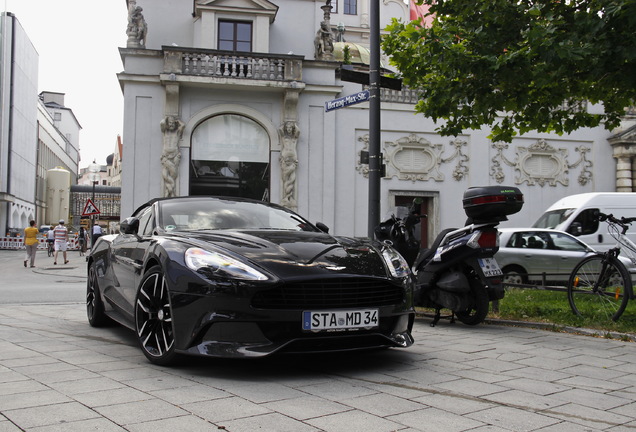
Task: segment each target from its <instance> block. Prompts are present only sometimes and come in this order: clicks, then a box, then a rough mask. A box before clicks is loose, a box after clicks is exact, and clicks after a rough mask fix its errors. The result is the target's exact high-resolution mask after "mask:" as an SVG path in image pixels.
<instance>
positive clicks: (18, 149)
mask: <svg viewBox="0 0 636 432" xmlns="http://www.w3.org/2000/svg"><path fill="white" fill-rule="evenodd" d="M3 22H4V23H5V26H3V29H2V31H3V38H6V40H4V41H3V42H4V43H3V44H2V47H3V53H2V63H3V65H2V71H3V74H2V80H1V81H0V82H1V87H2V102H3V103H2V111H3V114H2V130H3V132H2V135H1V137H2V143H1V144H0V152H1V153H0V160H2V162H1V165H0V178H1V180H0V189H1V190H0V193H1V194H2V201H0V230H1V231H3V234H4V233H5V232H9V231H10V230H22V229H23V228H24V227H26V226H28V222H29V220H30V219H34V218H35V213H36V208H35V190H36V180H35V179H36V176H35V173H36V160H37V123H36V116H37V81H38V69H37V66H38V54H37V52H36V50H35V48H34V47H33V45H32V44H31V41H30V40H29V38H28V36H27V35H26V33H25V32H24V29H23V28H22V26H21V25H20V22H19V21H18V20H17V18H15V17H14V16H13V15H12V14H8V16H7V17H6V18H4V19H3Z"/></svg>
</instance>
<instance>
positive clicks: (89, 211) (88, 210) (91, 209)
mask: <svg viewBox="0 0 636 432" xmlns="http://www.w3.org/2000/svg"><path fill="white" fill-rule="evenodd" d="M99 213H100V211H99V209H98V208H97V206H96V205H95V204H93V201H92V200H91V199H90V198H89V199H88V200H87V201H86V205H85V206H84V211H83V212H82V216H91V215H96V214H99Z"/></svg>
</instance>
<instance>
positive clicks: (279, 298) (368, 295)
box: [252, 279, 404, 309]
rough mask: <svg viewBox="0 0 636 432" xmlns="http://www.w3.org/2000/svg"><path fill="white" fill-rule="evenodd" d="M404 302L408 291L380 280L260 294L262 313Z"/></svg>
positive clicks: (319, 283) (320, 283) (257, 303)
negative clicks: (274, 310)
mask: <svg viewBox="0 0 636 432" xmlns="http://www.w3.org/2000/svg"><path fill="white" fill-rule="evenodd" d="M403 300H404V288H403V287H402V286H399V285H393V284H390V283H389V282H387V281H384V280H380V279H321V280H312V281H303V282H299V283H293V284H286V285H282V286H278V287H276V288H271V289H267V290H264V291H259V292H258V293H256V295H254V297H253V299H252V306H253V307H255V308H258V309H314V308H316V309H328V308H350V307H356V308H358V307H371V306H388V305H394V304H400V303H402V301H403Z"/></svg>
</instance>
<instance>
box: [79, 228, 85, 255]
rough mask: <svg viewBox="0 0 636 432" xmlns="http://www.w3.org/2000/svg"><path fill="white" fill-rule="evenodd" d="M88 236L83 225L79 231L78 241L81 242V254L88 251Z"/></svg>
mask: <svg viewBox="0 0 636 432" xmlns="http://www.w3.org/2000/svg"><path fill="white" fill-rule="evenodd" d="M86 237H87V235H86V230H85V229H84V227H83V226H81V227H80V229H79V232H78V233H77V242H78V244H79V251H80V256H82V255H84V254H85V253H86Z"/></svg>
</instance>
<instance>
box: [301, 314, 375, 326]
mask: <svg viewBox="0 0 636 432" xmlns="http://www.w3.org/2000/svg"><path fill="white" fill-rule="evenodd" d="M378 326H379V317H378V310H377V309H363V310H339V311H304V312H303V330H309V331H329V330H347V329H358V328H374V327H378Z"/></svg>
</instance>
